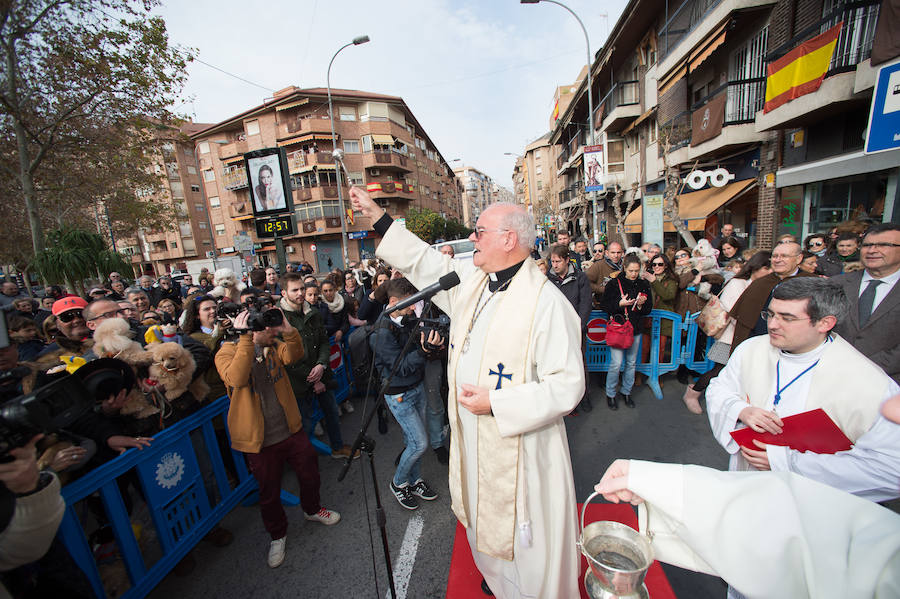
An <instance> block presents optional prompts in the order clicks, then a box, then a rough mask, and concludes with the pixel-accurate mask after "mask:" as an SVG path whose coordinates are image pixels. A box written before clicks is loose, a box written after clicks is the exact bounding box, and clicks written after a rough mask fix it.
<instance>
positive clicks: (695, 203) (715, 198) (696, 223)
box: [625, 179, 756, 233]
mask: <svg viewBox="0 0 900 599" xmlns="http://www.w3.org/2000/svg"><path fill="white" fill-rule="evenodd" d="M755 185H756V179H745V180H743V181H736V182H734V183H729V184H728V185H725V186H724V187H710V188H708V189H701V190H700V191H693V192H691V193H683V194H681V196H680V197H679V199H678V216H680V217H681V219H682V220H684V221H687V227H688V230H690V231H702V230H703V229H704V228H705V226H706V218H707V217H708V216H709V215H710V214H712V213H713V212H715V211H716V210H718V209H719V208H721V207H722V206H724V205H725V204H727V203H728V202H730V201H732V200H734V199H736V198H737V197H738V196H740V195H741V194H743V193H744V192H745V191H748V190H749V189H751V188H752V187H753V186H755ZM642 217H643V211H642V210H641V206H638V207H637V208H636V209H635V210H634V211H633V212H632V213H631V214H629V215H628V218H626V219H625V232H626V233H640V232H641V228H642V223H643V221H642ZM663 231H665V232H667V233H674V232H675V226H674V225H673V224H672V221H670V220H669V219H665V222H663Z"/></svg>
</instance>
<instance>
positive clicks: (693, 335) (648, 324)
mask: <svg viewBox="0 0 900 599" xmlns="http://www.w3.org/2000/svg"><path fill="white" fill-rule="evenodd" d="M697 316H698V314H688V315H686V316H685V317H684V318H682V317H681V315H679V314H676V313H675V312H669V311H667V310H653V311H651V312H650V315H649V316H648V317H647V319H646V321H645V326H644V331H645V332H644V334H643V335H635V338H634V342H635V343H640V344H642V347H641V351H640V352H638V356H639V359H638V363H637V367H636V369H635V370H636V371H637V372H639V373H641V374H644V375H646V376H647V385H648V386H649V387H650V389H651V390H652V391H653V394H654V395H655V396H656V399H662V397H663V394H662V388H661V387H660V386H659V377H660V375H663V374H665V373H667V372H672V371H674V370H677V369H678V367H679V366H681V365H684V366H685V367H687V368H689V369H691V370H693V371H695V372H700V373H703V372H706V371H708V370H710V369H711V368H712V367H713V363H712V362H711V361H709V360H707V359H706V351H708V349H709V347H710V346H712V344H713V343H714V342H715V339H712V338H707V337H706V335H704V334H703V332H702V331H701V330H700V327H699V326H697ZM607 319H608V316H607V314H606V313H605V312H602V311H600V310H594V311H592V312H591V318H590V320H589V321H588V330H587V342H586V347H585V356H586V360H587V369H588V372H608V371H609V347H608V346H607V345H606V342H605V340H604V339H605V337H606V321H607ZM665 322H668V323H671V325H672V334H671V336H667V337H668V339H665V343H664V344H663V343H661V340H662V338H663V335H662V328H663V327H662V325H663V323H665ZM646 342H649V344H650V350H649V353H647V354H646V356H647V357H646V358H644V357H641V356H644V355H645V352H644V347H643V344H644V343H646ZM698 342H700V343H701V345H702V344H703V343H705V345H702V350H703V351H702V352H701V355H700V356H699V357H697V352H698V350H699V349H701V348H698V347H697V344H698ZM660 353H662V354H663V355H662V356H661V355H660Z"/></svg>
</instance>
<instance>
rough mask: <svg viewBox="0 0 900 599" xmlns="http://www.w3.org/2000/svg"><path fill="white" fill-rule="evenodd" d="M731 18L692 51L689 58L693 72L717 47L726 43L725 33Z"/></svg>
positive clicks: (689, 64)
mask: <svg viewBox="0 0 900 599" xmlns="http://www.w3.org/2000/svg"><path fill="white" fill-rule="evenodd" d="M730 22H731V21H730V19H729V20H726V21H725V22H724V23H722V24H721V25H719V27H718V28H717V29H716V30H715V31H713V32H712V33H711V34H710V35H708V36H707V37H706V39H705V40H703V42H702V43H701V44H700V45H699V46H698V47H697V48H694V51H693V52H691V55H690V58H689V59H688V69H689V70H690V71H691V72H694V71H696V70H697V67H699V66H700V65H701V64H703V61H704V60H706V59H707V58H709V57H710V56H711V55H712V53H713V52H715V51H716V49H717V48H718V47H719V46H721V45H722V44H724V43H725V34H726V32H727V29H728V25H729V23H730Z"/></svg>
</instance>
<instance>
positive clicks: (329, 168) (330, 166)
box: [316, 164, 334, 171]
mask: <svg viewBox="0 0 900 599" xmlns="http://www.w3.org/2000/svg"><path fill="white" fill-rule="evenodd" d="M316 169H317V170H320V171H333V170H334V165H333V164H317V165H316Z"/></svg>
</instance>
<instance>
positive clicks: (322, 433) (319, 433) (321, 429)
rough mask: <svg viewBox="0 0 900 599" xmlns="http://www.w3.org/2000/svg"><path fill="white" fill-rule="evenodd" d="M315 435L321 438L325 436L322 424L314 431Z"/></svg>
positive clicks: (318, 424) (317, 425)
mask: <svg viewBox="0 0 900 599" xmlns="http://www.w3.org/2000/svg"><path fill="white" fill-rule="evenodd" d="M313 434H314V435H315V436H317V437H321V436H322V435H324V434H325V429H323V428H322V423H321V422H317V423H316V428H315V429H313Z"/></svg>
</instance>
